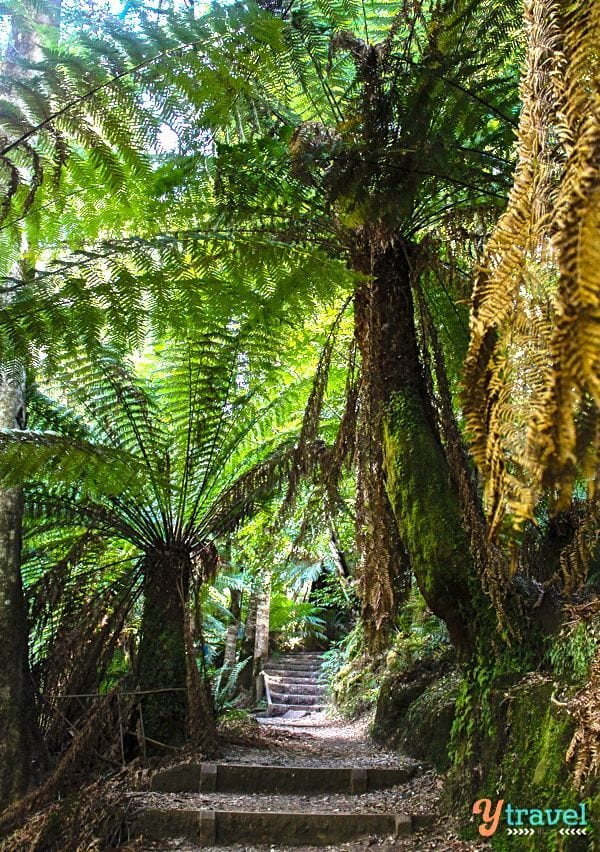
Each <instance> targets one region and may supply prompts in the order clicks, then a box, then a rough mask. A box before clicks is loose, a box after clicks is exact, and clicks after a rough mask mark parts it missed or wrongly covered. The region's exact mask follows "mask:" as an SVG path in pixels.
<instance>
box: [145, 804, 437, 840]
mask: <svg viewBox="0 0 600 852" xmlns="http://www.w3.org/2000/svg"><path fill="white" fill-rule="evenodd" d="M433 821H434V817H432V816H431V815H428V814H418V815H415V816H411V815H409V814H394V813H352V812H342V813H333V812H318V813H309V812H306V811H301V812H293V811H292V812H289V811H287V812H277V811H248V810H243V811H228V810H214V811H213V810H200V811H198V810H183V809H171V810H167V809H162V808H148V809H146V810H144V811H142V812H141V813H140V815H139V816H138V818H137V820H136V828H137V830H138V832H141V833H142V834H143V836H144V838H145V839H148V840H159V841H161V840H166V839H167V838H175V837H180V838H185V840H187V841H189V842H191V843H195V844H198V845H199V846H200V847H204V846H216V845H219V846H229V845H234V844H235V845H237V844H240V843H251V844H259V843H264V844H269V845H270V844H272V842H273V838H275V837H276V838H277V843H278V847H279V848H281V846H282V845H284V844H285V845H288V846H304V845H306V842H307V838H310V843H311V845H315V846H326V845H338V844H340V843H346V842H348V841H351V840H355V839H356V838H358V837H362V836H364V835H369V834H374V835H393V836H394V837H401V836H405V835H409V834H411V833H412V832H413V831H414V830H416V829H418V828H422V827H424V826H425V825H430V824H431V823H432V822H433Z"/></svg>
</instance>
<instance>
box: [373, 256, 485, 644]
mask: <svg viewBox="0 0 600 852" xmlns="http://www.w3.org/2000/svg"><path fill="white" fill-rule="evenodd" d="M409 253H410V250H409V247H408V246H407V245H405V244H404V243H403V242H402V241H401V240H398V241H397V242H396V243H395V244H393V245H388V246H387V247H386V248H380V247H378V246H371V245H369V246H368V250H366V251H365V252H364V254H363V256H362V258H361V259H360V260H359V261H358V262H357V267H358V268H359V269H360V271H361V272H364V273H367V274H369V275H371V276H372V279H371V281H370V282H369V283H367V284H365V285H363V289H362V291H361V293H360V294H359V296H360V299H361V300H362V302H363V306H362V311H363V314H364V317H365V318H366V319H365V321H364V322H363V325H362V326H361V325H360V324H359V325H358V326H357V333H358V343H359V346H360V348H361V355H362V360H363V364H367V365H368V368H369V369H368V371H367V372H366V374H365V376H364V379H363V380H364V381H366V382H378V383H379V388H378V389H377V390H376V392H375V396H378V404H379V405H380V406H381V413H382V437H383V452H382V473H383V476H384V478H385V488H386V492H387V495H388V497H389V502H390V505H391V508H392V510H393V513H394V516H395V518H396V522H397V525H398V530H399V534H400V538H401V540H402V544H403V546H404V547H405V548H406V550H407V552H408V556H409V559H410V565H411V567H412V570H413V572H414V575H415V577H416V580H417V583H418V586H419V589H420V590H421V593H422V594H423V597H424V598H425V600H426V602H427V604H428V606H429V607H430V608H431V610H432V611H433V612H434V613H435V614H436V615H438V616H439V617H440V618H441V619H443V621H444V622H445V623H446V625H447V627H448V630H449V632H450V636H451V639H452V641H453V643H454V644H455V645H456V646H457V648H459V649H460V650H461V651H462V652H463V653H468V652H469V650H470V649H472V648H473V645H474V635H473V629H474V628H473V622H474V615H475V613H474V608H473V603H472V600H473V597H472V596H473V576H472V574H473V561H472V558H471V555H470V541H469V537H468V535H467V533H466V531H465V530H464V528H463V525H462V522H461V516H460V506H459V499H458V491H457V488H456V485H455V483H454V482H453V480H452V477H451V474H450V469H449V466H448V461H447V458H446V455H445V452H444V448H443V446H442V443H441V441H440V438H439V435H438V432H437V428H436V425H435V420H434V417H433V411H432V407H431V400H430V395H429V392H428V388H427V384H426V376H425V371H424V368H423V365H422V363H421V359H420V355H419V348H418V345H417V334H416V327H415V320H414V309H413V300H412V293H411V282H410V256H409ZM480 597H481V594H480V593H479V594H478V595H477V598H480ZM477 598H476V599H477Z"/></svg>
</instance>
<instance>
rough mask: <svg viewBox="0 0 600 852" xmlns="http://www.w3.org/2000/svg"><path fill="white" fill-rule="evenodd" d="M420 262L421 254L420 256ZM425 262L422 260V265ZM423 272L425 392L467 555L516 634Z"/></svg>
mask: <svg viewBox="0 0 600 852" xmlns="http://www.w3.org/2000/svg"><path fill="white" fill-rule="evenodd" d="M422 257H423V258H425V257H426V256H425V254H423V255H422ZM425 262H426V261H425ZM423 271H424V270H423V269H420V268H419V267H418V266H415V267H414V269H413V276H412V284H413V290H414V292H415V306H416V317H417V321H418V326H419V330H420V337H421V350H422V352H421V356H422V361H423V364H424V366H425V370H426V373H427V375H428V377H429V380H428V384H429V391H430V396H431V400H432V411H433V412H434V415H435V418H436V426H437V430H438V433H439V436H440V438H441V440H442V443H443V445H444V451H445V455H446V459H447V461H448V467H449V469H450V475H451V476H452V479H453V480H454V483H455V485H456V492H457V495H458V504H459V510H460V516H461V522H462V525H463V528H464V529H465V531H466V532H467V534H468V535H469V538H470V543H471V554H472V556H473V559H474V560H475V565H476V568H477V572H478V575H479V576H480V577H481V580H482V583H483V585H484V588H485V591H486V592H487V594H489V595H490V597H491V599H492V601H493V604H494V609H495V611H496V613H497V617H498V621H499V624H500V626H501V627H503V628H505V629H507V630H509V632H511V633H513V634H514V633H515V630H516V628H515V626H514V625H513V624H511V620H510V619H509V618H507V615H506V591H507V583H506V580H507V578H508V567H509V563H508V560H507V559H506V556H505V555H504V554H503V553H501V552H500V550H499V549H498V548H497V547H496V546H495V545H494V543H493V542H490V540H489V537H488V535H487V522H486V519H485V515H484V512H483V508H482V505H481V499H480V496H479V494H478V492H477V487H476V484H475V481H474V478H473V474H472V471H471V468H470V466H469V461H468V457H467V450H466V446H465V442H464V440H463V437H462V435H461V432H460V429H459V426H458V423H457V421H456V415H455V412H454V405H453V401H452V392H451V390H450V384H449V381H448V371H447V369H446V364H445V359H444V353H443V351H442V346H441V343H440V340H439V337H438V331H437V328H436V325H435V323H434V322H433V320H432V317H431V313H430V311H429V306H428V304H427V300H426V298H425V294H424V293H423V289H422V287H421V285H420V277H421V275H422V273H423Z"/></svg>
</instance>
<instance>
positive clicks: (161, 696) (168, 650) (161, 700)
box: [138, 551, 190, 746]
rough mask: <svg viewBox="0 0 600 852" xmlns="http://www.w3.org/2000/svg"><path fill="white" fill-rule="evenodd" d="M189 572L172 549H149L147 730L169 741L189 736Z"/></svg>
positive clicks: (143, 643)
mask: <svg viewBox="0 0 600 852" xmlns="http://www.w3.org/2000/svg"><path fill="white" fill-rule="evenodd" d="M189 571H190V563H189V559H186V558H185V556H178V555H176V554H171V553H169V552H168V551H166V552H158V553H151V554H148V556H147V557H146V561H145V566H144V608H143V614H142V623H141V628H140V647H139V654H138V682H139V688H140V691H141V692H142V696H141V710H142V717H143V724H144V734H145V736H146V737H147V738H148V740H149V741H150V740H155V741H157V742H159V743H164V744H166V745H171V746H177V745H181V744H182V743H183V742H184V741H185V739H186V737H187V725H186V718H187V694H186V685H187V678H186V656H185V638H184V619H185V617H186V607H185V600H186V599H187V594H188V587H189ZM150 745H152V743H150Z"/></svg>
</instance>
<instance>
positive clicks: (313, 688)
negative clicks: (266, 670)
mask: <svg viewBox="0 0 600 852" xmlns="http://www.w3.org/2000/svg"><path fill="white" fill-rule="evenodd" d="M269 689H270V690H271V692H286V693H288V694H292V695H298V694H302V695H325V693H326V692H327V687H326V686H325V684H321V683H310V682H309V681H302V682H301V683H291V682H290V681H288V680H283V679H282V678H278V677H272V676H269Z"/></svg>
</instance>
